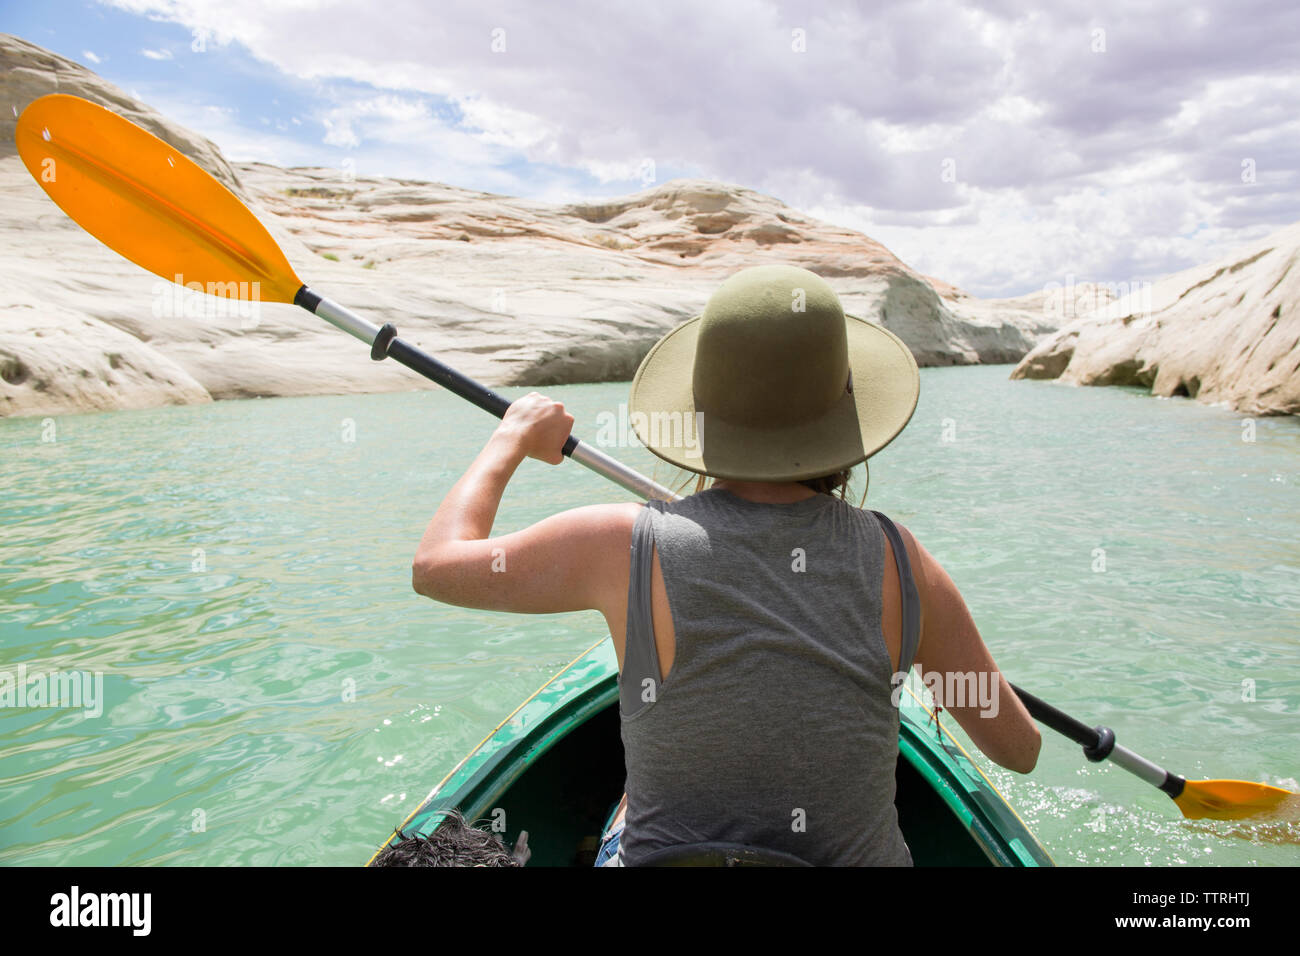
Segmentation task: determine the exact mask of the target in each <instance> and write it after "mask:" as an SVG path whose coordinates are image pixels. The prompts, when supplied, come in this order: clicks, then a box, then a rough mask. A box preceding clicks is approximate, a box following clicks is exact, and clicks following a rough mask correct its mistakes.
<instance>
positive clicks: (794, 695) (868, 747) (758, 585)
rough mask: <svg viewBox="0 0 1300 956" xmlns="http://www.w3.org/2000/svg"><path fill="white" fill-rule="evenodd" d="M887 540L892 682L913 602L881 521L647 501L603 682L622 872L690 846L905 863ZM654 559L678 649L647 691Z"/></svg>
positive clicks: (837, 509) (914, 633)
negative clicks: (609, 680) (613, 721)
mask: <svg viewBox="0 0 1300 956" xmlns="http://www.w3.org/2000/svg"><path fill="white" fill-rule="evenodd" d="M873 516H874V517H873ZM886 534H888V535H889V536H890V540H891V543H892V544H893V548H894V554H895V560H896V561H897V562H898V565H899V568H898V569H899V578H900V582H901V583H902V586H903V592H904V601H903V612H904V613H903V624H904V637H903V648H902V659H901V662H900V665H899V671H900V672H903V673H905V672H906V671H907V670H909V669H910V667H911V663H912V659H913V656H914V654H915V651H916V646H917V640H918V639H919V601H918V599H917V596H916V589H915V585H914V583H913V581H912V577H911V572H910V568H909V566H908V560H907V553H906V550H905V549H904V548H903V545H902V540H901V538H900V537H898V532H897V529H896V528H895V527H894V525H893V523H892V522H890V521H889V519H888V518H886V517H885V516H884V515H881V514H879V512H868V511H864V510H862V509H859V508H855V507H854V506H852V505H850V504H848V503H847V502H845V501H843V500H841V499H838V498H834V497H831V496H830V495H823V494H818V495H814V496H812V497H810V498H806V499H804V500H802V501H797V502H793V503H788V504H766V503H759V502H751V501H748V500H746V499H744V498H740V497H739V496H737V495H733V494H732V493H731V492H729V491H726V490H724V489H720V488H715V489H709V490H707V491H703V492H699V493H697V494H695V495H691V496H690V497H687V498H684V499H682V500H680V501H677V502H671V503H668V502H662V501H650V502H647V504H646V507H645V508H644V509H643V510H642V512H641V513H640V514H639V515H638V516H637V521H636V525H635V527H634V531H633V535H632V574H631V579H630V581H629V601H628V629H627V642H626V649H625V653H624V666H623V668H622V671H621V672H620V675H619V688H620V707H619V709H620V715H621V717H622V737H623V747H624V757H625V761H626V766H627V784H626V792H627V801H628V802H627V817H626V824H625V829H624V831H623V836H622V841H621V849H620V853H621V855H622V862H623V863H624V864H625V865H629V866H634V865H636V864H637V862H638V861H639V860H640V859H642V858H644V857H645V856H647V855H648V854H650V853H652V852H654V851H655V850H659V849H663V848H665V847H669V846H676V845H680V844H687V843H704V842H725V843H744V844H750V845H756V846H761V847H768V848H771V849H775V850H782V851H785V852H787V853H792V854H794V855H795V856H798V857H800V858H802V859H804V860H806V861H807V862H809V863H812V864H814V865H822V866H827V865H836V866H845V865H854V866H863V865H867V866H870V865H897V866H909V865H911V862H912V858H911V854H910V852H909V851H908V848H907V844H906V843H905V842H904V840H903V835H902V831H901V830H900V829H899V826H898V815H897V811H896V810H895V808H894V795H895V780H894V773H895V766H896V763H897V760H898V725H899V715H898V710H897V708H896V707H894V705H893V703H892V700H891V694H892V691H893V677H894V668H893V665H892V663H891V661H890V656H889V651H888V648H887V645H886V643H885V640H884V635H883V633H882V630H881V599H880V595H881V588H882V585H881V581H882V575H883V569H884V540H885V537H884V536H885V535H886ZM656 547H657V549H658V552H659V563H660V567H661V568H662V570H663V578H664V585H665V588H666V590H667V594H668V602H669V605H670V610H671V613H672V620H673V627H674V631H675V635H676V651H675V657H674V661H673V667H672V671H671V673H669V674H668V675H667V677H666V679H663V680H661V679H660V672H659V663H658V654H657V652H656V650H655V645H654V628H653V621H652V620H651V611H650V606H651V605H650V580H651V569H652V567H653V561H652V554H653V550H654V548H656Z"/></svg>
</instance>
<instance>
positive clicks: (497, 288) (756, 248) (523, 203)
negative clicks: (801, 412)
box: [0, 35, 1059, 415]
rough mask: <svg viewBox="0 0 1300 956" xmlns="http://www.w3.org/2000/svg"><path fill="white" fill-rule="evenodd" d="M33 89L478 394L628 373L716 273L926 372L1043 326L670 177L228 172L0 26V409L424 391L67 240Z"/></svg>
mask: <svg viewBox="0 0 1300 956" xmlns="http://www.w3.org/2000/svg"><path fill="white" fill-rule="evenodd" d="M49 92H64V93H73V94H75V95H78V96H82V97H85V98H87V99H90V100H93V101H95V102H98V103H100V104H102V105H104V106H106V107H108V108H110V109H113V110H116V111H117V112H119V113H122V114H123V115H125V116H127V117H128V118H130V119H132V120H134V121H136V122H139V123H141V124H142V125H144V126H145V127H146V128H148V129H150V130H151V131H152V132H154V133H155V134H156V135H159V136H160V137H161V138H163V139H165V140H167V141H168V142H170V143H172V144H173V145H175V146H176V147H177V148H178V149H180V150H182V151H183V152H185V153H186V154H187V155H189V156H191V157H192V158H194V159H195V160H196V161H197V162H198V163H199V164H200V165H202V166H203V167H204V168H206V169H207V170H209V171H210V172H211V173H212V174H213V175H214V176H216V177H217V178H218V179H220V180H221V181H222V182H223V183H225V184H226V185H227V186H228V187H229V188H231V189H232V190H233V191H235V192H236V193H237V194H238V195H239V196H240V197H241V198H242V199H244V200H245V201H246V203H247V204H248V205H249V207H250V208H251V209H252V210H253V211H254V212H255V213H256V214H257V215H258V216H259V217H260V218H261V219H262V221H263V222H264V223H265V224H266V225H267V228H268V229H269V230H270V231H271V233H272V234H273V235H274V236H275V237H276V239H277V240H278V241H279V242H280V244H281V246H282V247H283V248H284V251H285V254H286V255H287V257H288V259H289V261H290V262H291V263H293V264H294V266H295V269H296V270H297V272H298V274H299V275H300V276H301V277H302V278H303V280H304V281H306V282H308V283H309V284H310V285H311V286H312V287H313V288H314V289H316V290H318V291H319V292H321V293H322V294H325V295H328V296H330V297H331V298H333V299H335V300H337V301H339V302H341V303H344V304H345V305H347V306H349V307H350V308H352V309H354V310H356V311H357V312H359V313H361V314H363V315H365V316H366V317H367V318H369V319H370V320H371V321H373V322H375V323H377V324H382V323H384V322H392V323H393V324H394V325H396V326H397V327H398V329H399V331H400V333H401V334H402V336H403V337H404V338H407V339H408V340H410V341H412V342H414V343H416V344H417V345H419V346H421V347H423V348H425V349H426V350H428V351H430V352H433V353H434V354H436V355H437V356H438V357H439V358H441V359H442V360H443V361H445V362H447V363H448V364H450V365H452V366H453V367H455V368H458V369H460V370H461V371H463V372H465V373H466V374H468V375H470V376H472V377H475V378H478V379H479V380H481V381H484V382H486V383H488V384H494V385H527V386H545V385H552V384H559V383H567V382H593V381H611V380H626V379H630V378H631V377H632V374H633V373H634V372H635V370H636V367H637V365H638V363H639V362H640V360H641V358H642V356H643V355H644V354H645V352H646V351H647V350H648V349H649V348H650V346H651V345H652V344H653V343H654V341H655V340H656V339H657V338H658V337H659V336H660V335H661V334H662V333H663V332H665V331H666V330H667V329H669V328H671V327H672V326H673V325H675V324H676V323H678V322H681V321H683V320H685V319H687V318H689V317H690V316H692V315H694V314H695V313H697V312H698V311H699V310H700V309H701V308H702V306H703V305H704V303H705V301H706V300H707V298H708V296H709V294H710V293H711V292H712V290H713V289H714V288H716V286H717V285H718V284H719V283H720V282H721V281H722V280H723V279H724V278H726V277H727V276H728V275H730V274H731V273H733V272H735V271H738V270H739V269H742V268H744V267H746V266H750V265H755V264H760V263H764V262H786V263H791V264H794V265H799V266H803V267H805V268H808V269H811V270H813V271H814V272H817V273H819V274H820V275H823V276H825V277H827V279H828V280H829V281H830V282H831V284H832V286H834V287H835V289H836V290H837V291H838V292H839V293H840V295H841V297H842V299H843V301H844V305H845V308H846V310H847V311H849V312H850V313H853V314H856V315H859V316H861V317H863V318H868V319H871V320H873V321H877V322H880V323H881V324H883V325H885V326H887V327H888V328H890V329H891V330H892V331H894V332H896V333H897V334H898V335H899V336H900V337H901V338H902V339H903V340H904V341H906V342H907V343H908V345H909V346H910V347H911V348H912V350H913V351H914V353H915V354H916V356H917V359H918V361H919V362H920V363H921V364H923V365H956V364H971V363H978V362H1014V361H1017V360H1018V359H1019V358H1020V357H1021V356H1023V355H1024V354H1025V353H1026V352H1028V351H1029V349H1030V348H1032V347H1033V345H1034V344H1035V343H1036V341H1037V340H1038V339H1039V338H1040V337H1041V336H1042V335H1043V334H1045V333H1047V332H1050V331H1052V330H1053V329H1055V328H1056V327H1057V326H1058V325H1059V323H1058V322H1055V321H1053V320H1052V319H1051V317H1050V316H1048V315H1044V313H1043V310H1042V309H1041V308H1039V307H1038V305H1037V304H1036V303H1034V302H1032V301H1029V300H1026V301H1020V300H1003V301H985V300H979V299H976V298H974V297H972V296H969V295H966V294H965V293H963V292H961V290H959V289H955V288H953V287H952V286H950V285H948V284H946V283H943V282H941V281H939V280H936V279H929V278H927V277H925V276H922V275H920V274H918V273H916V272H915V271H913V270H912V269H910V268H908V267H907V266H906V265H905V264H904V263H902V262H901V261H899V260H898V259H897V258H896V257H895V256H893V255H892V254H891V253H890V252H889V251H888V250H887V249H885V248H884V247H883V246H881V245H880V244H879V243H877V242H875V241H873V240H872V239H870V238H868V237H867V236H864V235H862V234H861V233H857V232H854V231H852V230H849V229H844V228H841V227H837V226H832V225H829V224H827V223H823V222H819V221H816V220H813V219H810V218H808V217H805V216H802V215H800V214H799V213H797V212H795V211H794V210H792V209H790V208H789V207H787V206H785V205H783V204H782V203H781V202H779V201H778V200H776V199H774V198H772V197H769V196H764V195H762V194H760V193H757V192H754V191H752V190H749V189H744V188H741V187H737V186H728V185H723V184H719V183H714V182H705V181H696V180H675V181H672V182H668V183H664V184H660V185H655V186H653V187H651V188H647V189H645V190H643V191H641V192H638V193H636V194H634V195H631V196H625V197H620V198H617V199H606V200H600V201H594V202H586V203H574V204H569V205H552V204H547V203H541V202H534V201H530V200H525V199H515V198H511V197H507V196H498V195H492V194H488V193H480V192H475V191H472V190H466V189H460V188H456V187H453V186H446V185H441V184H438V183H426V182H415V181H410V180H399V179H383V178H365V177H350V176H347V175H345V174H344V173H343V172H342V171H339V170H330V169H289V170H285V169H278V168H275V167H271V166H266V165H260V164H244V165H237V166H233V167H232V166H231V165H230V164H228V163H227V162H226V161H225V159H224V158H223V157H222V156H221V153H220V151H219V150H218V149H217V148H216V147H215V146H214V145H213V144H212V143H210V142H208V141H207V140H205V139H203V138H202V137H199V136H197V135H195V134H193V133H190V132H188V131H186V130H183V129H181V128H179V127H177V126H175V125H174V124H172V123H170V122H169V121H168V120H166V119H165V118H163V117H161V116H160V115H158V114H157V113H156V112H154V111H152V110H150V109H149V108H148V107H146V106H144V105H143V104H140V103H138V102H136V101H135V100H133V99H132V98H131V97H129V96H128V95H126V94H125V93H124V92H122V91H121V90H119V89H117V88H116V87H114V86H112V85H111V84H109V83H107V82H105V81H103V80H102V79H100V78H99V77H97V76H96V75H95V74H94V73H92V72H91V71H90V70H87V69H85V68H84V67H81V66H79V65H77V64H75V63H73V62H72V61H70V60H67V59H64V58H62V57H59V56H56V55H55V54H52V53H49V52H48V51H46V50H43V49H41V48H40V47H38V46H35V45H33V44H31V43H27V42H26V41H23V40H20V39H18V38H16V37H8V36H3V35H0V96H3V97H4V99H3V100H2V101H0V103H2V104H4V105H7V106H8V107H9V109H4V107H3V105H0V114H2V115H0V210H2V211H0V268H3V269H4V275H5V276H6V282H5V283H4V284H0V415H40V414H52V413H57V412H66V411H76V410H85V409H106V408H133V407H147V406H151V405H159V404H169V403H182V402H196V401H208V400H211V399H222V398H240V397H252V396H271V395H310V394H336V393H342V392H369V391H394V390H405V389H413V388H431V387H434V386H432V385H431V384H429V383H427V382H425V381H424V380H423V379H421V378H419V377H418V376H416V375H415V374H414V373H412V372H410V371H408V370H407V369H405V368H403V367H401V366H399V365H397V364H396V363H394V362H382V363H374V362H371V361H370V360H369V358H368V356H367V354H366V350H365V348H364V347H363V346H362V345H361V344H360V343H358V342H356V341H355V340H354V339H352V338H351V337H350V336H347V335H344V334H343V333H341V332H339V331H337V330H336V329H334V328H333V327H332V326H329V325H328V324H326V323H325V322H323V321H321V320H320V319H317V318H315V317H313V316H311V315H308V314H307V313H305V312H303V311H302V310H299V309H296V308H294V307H292V306H287V305H274V304H264V305H261V306H260V308H258V309H256V310H255V312H253V313H252V314H246V315H240V314H232V312H231V310H230V309H229V308H228V303H227V302H226V301H225V300H219V299H213V298H210V297H194V296H190V295H184V296H183V295H181V294H180V293H179V291H177V289H176V287H175V286H172V285H171V284H170V283H167V282H163V281H162V280H159V279H157V278H156V277H154V276H152V275H149V274H147V273H145V272H144V271H143V270H142V269H140V268H139V267H137V266H135V265H133V264H132V263H130V262H127V261H126V260H124V259H122V258H120V257H119V256H118V255H117V254H116V253H114V252H112V251H111V250H109V249H107V248H106V247H104V246H103V245H101V244H100V243H99V242H98V241H97V240H95V239H94V238H92V237H91V236H89V235H88V234H86V233H85V232H84V231H82V230H81V228H80V227H79V226H77V225H76V224H75V223H74V222H72V221H71V220H70V219H68V217H67V216H66V215H64V214H63V213H62V211H61V210H59V209H58V208H57V207H56V206H55V205H54V204H53V203H52V202H51V201H50V200H49V198H48V197H47V196H46V195H45V193H44V192H43V191H42V190H41V189H40V187H39V186H38V185H37V184H36V182H35V181H34V180H33V179H32V177H31V176H30V175H29V174H28V172H27V170H26V168H25V167H24V166H23V164H22V162H21V159H20V158H19V157H18V156H17V155H16V154H15V152H14V149H13V145H12V143H13V123H14V118H15V117H16V116H17V115H18V114H19V113H20V112H21V110H22V109H23V108H24V107H25V106H26V105H27V103H29V102H30V101H31V100H33V99H35V98H36V97H38V96H41V95H44V94H45V93H49Z"/></svg>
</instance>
